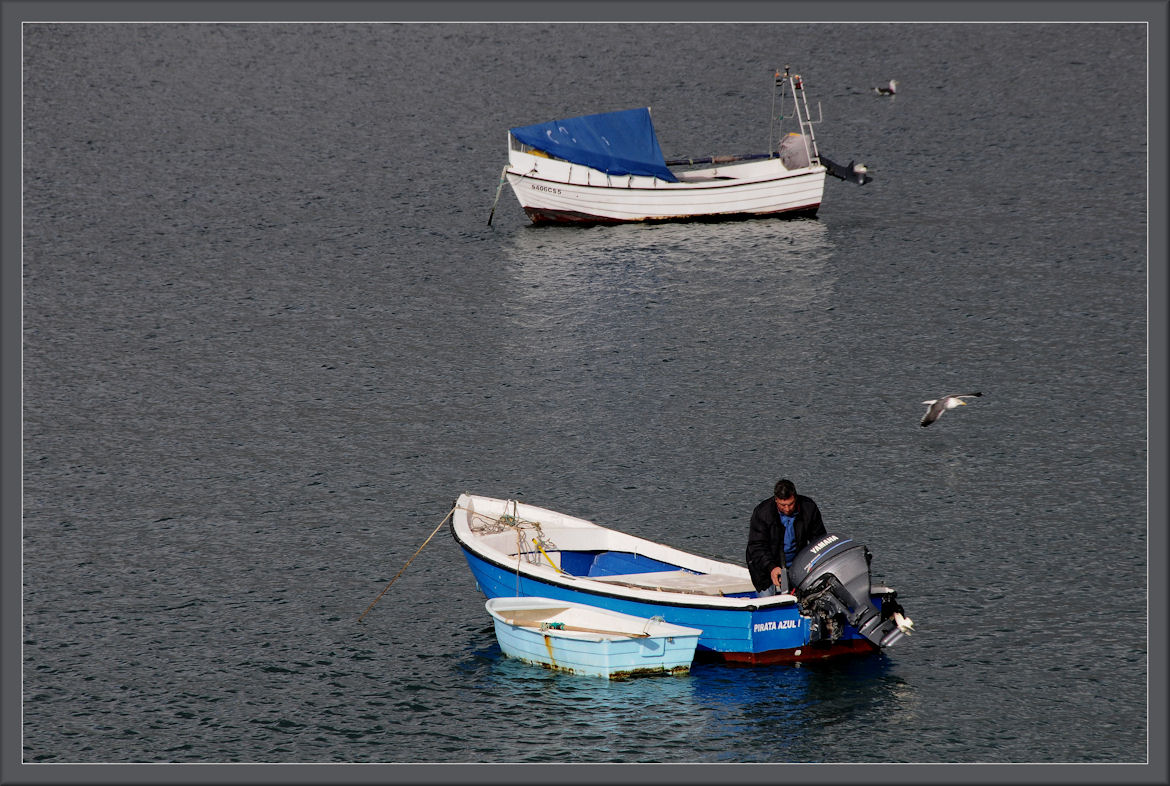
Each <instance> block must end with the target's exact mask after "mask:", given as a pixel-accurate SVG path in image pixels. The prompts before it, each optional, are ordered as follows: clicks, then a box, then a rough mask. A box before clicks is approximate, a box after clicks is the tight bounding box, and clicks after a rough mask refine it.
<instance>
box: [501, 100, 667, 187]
mask: <svg viewBox="0 0 1170 786" xmlns="http://www.w3.org/2000/svg"><path fill="white" fill-rule="evenodd" d="M511 131H512V136H514V137H516V138H517V139H519V140H520V141H521V142H523V143H524V144H526V145H529V146H531V147H535V148H536V149H537V150H543V151H544V152H546V153H548V154H549V155H554V156H556V157H557V158H563V159H565V160H566V161H572V162H573V163H574V164H583V165H585V166H587V167H592V168H593V169H598V170H601V171H602V172H608V173H609V174H611V175H646V176H653V177H657V178H659V179H661V180H667V181H669V182H671V183H676V182H678V178H676V177H675V176H674V174H672V173H671V171H670V170H669V169H667V168H666V159H664V158H663V157H662V148H661V147H659V146H658V137H657V136H656V135H655V134H654V124H653V123H651V122H650V110H649V109H647V108H645V107H643V108H641V109H623V110H622V111H620V112H602V113H601V114H597V115H583V116H581V117H571V118H568V119H566V120H550V121H549V122H547V123H537V124H536V125H533V126H519V127H517V128H513V129H511Z"/></svg>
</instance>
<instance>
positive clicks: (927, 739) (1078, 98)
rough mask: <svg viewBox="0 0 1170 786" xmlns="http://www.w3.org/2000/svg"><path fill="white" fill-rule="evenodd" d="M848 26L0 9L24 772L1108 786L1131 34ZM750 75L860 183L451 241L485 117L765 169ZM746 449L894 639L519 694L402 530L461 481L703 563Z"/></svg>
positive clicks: (1119, 564)
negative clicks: (830, 548)
mask: <svg viewBox="0 0 1170 786" xmlns="http://www.w3.org/2000/svg"><path fill="white" fill-rule="evenodd" d="M865 36H866V40H867V45H866V46H865V47H856V46H854V45H853V39H854V36H852V35H850V36H845V35H842V34H841V28H840V27H839V26H835V25H820V24H809V25H804V24H800V25H773V24H729V25H690V24H683V25H658V24H650V25H602V26H598V25H575V24H561V25H558V24H534V25H513V24H501V25H486V24H480V25H477V24H451V25H442V24H422V25H395V24H329V25H268V24H262V25H235V24H214V25H201V24H195V25H166V24H164V25H134V24H110V25H66V24H32V25H28V26H26V28H25V31H24V34H23V41H24V55H23V59H24V67H25V70H24V75H23V88H24V117H23V130H24V143H23V152H24V168H23V177H24V205H23V208H24V220H23V229H24V238H23V240H24V257H23V285H24V291H23V305H24V314H23V327H24V340H23V369H22V372H23V397H24V398H23V429H24V432H23V462H24V463H23V493H24V498H23V514H24V518H23V541H22V545H23V554H22V558H23V608H22V611H23V631H22V646H21V658H22V659H21V668H22V681H23V695H22V697H21V698H22V717H21V722H22V728H21V734H22V737H21V745H22V753H23V760H24V762H26V763H29V764H32V763H141V762H148V763H164V762H173V763H195V762H200V763H209V762H210V763H353V764H359V763H475V762H489V763H531V764H534V765H540V764H544V765H548V764H574V763H586V762H589V763H594V762H602V763H623V764H625V763H675V764H677V763H704V764H709V763H794V762H795V763H830V764H832V763H894V764H897V763H1008V762H1012V763H1037V764H1055V763H1103V764H1122V763H1144V762H1146V761H1147V760H1148V757H1149V755H1150V750H1149V747H1148V739H1147V733H1148V730H1149V729H1148V714H1147V711H1148V703H1147V702H1148V694H1147V678H1148V667H1149V662H1148V660H1147V658H1148V649H1147V644H1148V638H1147V621H1148V620H1147V612H1148V605H1147V587H1148V579H1149V568H1150V563H1149V559H1148V554H1147V543H1148V541H1147V527H1148V524H1149V522H1148V521H1147V473H1146V460H1147V444H1146V412H1145V404H1146V366H1147V360H1148V358H1147V349H1146V338H1147V313H1146V306H1147V272H1148V268H1147V266H1148V260H1147V255H1146V233H1147V230H1148V229H1149V226H1148V217H1147V213H1146V193H1147V186H1148V182H1147V180H1148V178H1147V171H1146V155H1147V147H1146V130H1145V129H1146V126H1145V123H1146V101H1147V92H1146V90H1147V88H1146V79H1147V73H1146V59H1145V58H1146V44H1147V38H1146V30H1145V28H1144V27H1143V26H1142V25H1139V24H1108V25H1107V24H1087V25H1082V24H1064V25H1057V24H1038V25H1037V24H991V25H947V24H925V25H892V26H875V27H871V28H867V29H866V31H865ZM680 52H686V53H687V55H686V56H681V55H680ZM785 64H791V65H792V67H793V70H795V71H797V72H799V73H801V74H802V75H803V76H804V82H805V86H806V88H807V90H808V91H809V95H810V98H811V99H812V100H813V101H814V102H819V104H820V113H821V114H822V115H823V121H822V123H821V124H820V125H818V126H817V139H818V142H819V143H820V147H821V150H822V151H823V152H824V153H825V154H827V155H828V156H829V157H831V158H833V159H834V160H837V161H839V162H841V163H845V162H848V161H850V160H854V159H856V160H858V161H863V162H864V163H866V164H867V165H868V166H869V167H870V170H871V173H872V174H873V176H874V178H875V180H874V182H872V183H870V184H868V185H865V186H863V187H857V186H855V185H852V184H846V183H842V182H839V181H836V180H830V181H829V182H828V183H827V185H826V193H825V198H824V203H823V205H822V207H821V210H820V213H819V215H818V217H817V218H816V219H812V220H809V219H800V220H776V219H768V220H756V221H746V222H734V223H724V224H671V225H653V226H620V227H594V228H557V227H549V228H537V227H533V226H531V225H529V223H528V221H527V219H526V217H525V216H524V214H523V212H522V211H521V209H520V208H519V206H518V205H517V203H516V202H515V199H514V198H513V197H512V195H511V193H510V192H509V191H508V190H507V189H505V191H504V192H503V193H502V194H501V195H500V199H499V203H498V204H497V206H496V210H495V214H494V217H493V220H492V224H491V225H490V226H489V225H488V223H487V218H488V215H489V211H490V210H491V208H492V204H493V198H494V196H495V193H496V187H497V184H498V179H499V173H500V169H501V167H502V166H503V164H504V163H505V158H506V154H505V141H506V129H507V128H509V127H511V126H516V125H525V124H529V123H536V122H541V121H543V120H547V119H552V118H555V117H564V116H570V115H576V114H585V113H589V112H598V111H606V110H611V109H624V108H629V107H636V106H651V107H652V111H653V115H654V120H655V125H656V128H657V130H658V134H659V139H660V142H661V144H662V147H663V150H664V153H665V154H666V156H667V157H675V156H701V155H711V154H720V153H752V152H761V151H762V150H765V149H766V146H767V142H768V138H769V118H770V113H771V90H772V86H771V74H772V70H773V69H774V68H777V67H783V66H784V65H785ZM1103 75H1107V76H1108V84H1109V89H1108V90H1099V89H1087V88H1090V87H1092V86H1094V85H1098V84H1100V83H1101V80H1102V79H1103ZM891 78H893V79H897V80H898V85H899V91H898V94H897V95H896V96H895V97H893V98H880V97H878V96H876V95H875V94H874V93H873V92H872V91H871V89H870V88H871V86H873V85H877V84H884V83H885V82H886V81H888V80H889V79H891ZM816 115H817V110H814V116H816ZM967 390H978V391H981V392H982V393H983V397H982V398H980V399H978V400H976V401H975V402H974V403H973V404H972V405H971V406H968V407H965V408H963V409H961V410H959V411H956V412H952V413H949V414H947V415H946V416H945V417H944V418H943V419H942V420H941V421H939V422H938V423H937V424H935V425H934V426H932V427H931V428H928V429H923V428H920V427H919V425H918V420H919V418H920V417H921V415H922V413H923V411H924V409H925V407H924V406H922V405H921V404H920V403H919V402H921V401H923V400H924V399H929V398H935V397H936V396H937V395H939V394H942V393H947V392H965V391H967ZM781 476H785V477H789V478H792V479H793V480H794V481H795V482H796V485H797V488H798V489H799V490H800V491H801V492H802V493H805V494H808V495H810V496H812V497H814V498H815V499H816V500H817V501H818V503H819V505H820V507H821V509H822V512H823V513H824V516H825V519H826V522H827V524H828V526H829V528H830V530H831V531H836V532H842V533H845V534H849V535H851V536H852V537H855V538H857V539H858V540H861V541H863V542H865V543H866V544H867V545H868V546H869V548H870V550H871V551H872V552H873V554H874V561H873V571H874V575H875V578H877V579H880V580H882V581H884V582H886V583H888V584H890V585H892V586H894V587H896V588H897V589H898V590H899V598H900V600H901V601H902V603H903V604H904V606H905V607H906V610H907V612H908V614H909V615H910V616H911V617H912V618H913V619H914V620H915V622H916V625H917V627H918V632H917V633H916V634H915V635H914V636H913V637H911V638H910V639H907V640H904V641H903V642H901V643H899V644H898V645H897V646H896V647H894V648H893V649H891V650H889V651H887V652H886V653H884V654H882V655H878V656H874V657H872V658H864V659H856V660H849V661H847V662H842V663H825V664H817V665H812V666H801V667H791V666H786V667H765V668H734V667H728V666H719V665H699V666H697V667H696V668H695V669H694V670H693V672H692V673H691V674H690V676H689V677H686V678H671V679H657V680H654V679H647V680H635V681H630V682H626V683H615V684H608V683H604V682H601V681H598V680H592V679H587V678H579V677H571V676H566V675H561V674H554V673H551V672H546V671H543V670H541V669H538V668H534V667H530V666H526V665H524V664H519V663H516V662H512V661H509V660H507V659H505V658H504V657H503V656H502V655H501V653H500V651H499V648H498V646H497V644H496V642H495V639H494V635H493V631H492V627H491V624H490V618H489V616H488V615H487V613H486V612H485V610H484V608H483V600H484V599H483V598H482V596H481V595H480V594H479V593H478V592H477V590H476V587H475V584H474V582H473V580H472V578H471V576H470V574H469V572H468V570H467V567H466V564H465V563H464V561H463V558H462V557H461V555H460V553H459V551H458V549H457V548H456V546H455V544H454V542H453V541H452V539H451V537H450V535H449V533H448V532H447V531H446V530H445V529H444V530H442V531H440V532H439V533H438V534H436V535H435V536H434V538H433V539H431V540H430V541H427V538H428V536H429V535H430V534H431V533H432V532H433V531H434V530H435V528H436V527H438V526H439V524H440V522H441V521H442V520H443V518H444V516H445V515H446V514H447V512H448V511H449V510H450V508H451V505H452V501H453V500H454V499H455V497H456V496H457V495H458V494H459V493H460V492H463V491H468V492H472V493H479V494H486V495H490V496H498V497H513V498H518V499H521V500H524V501H527V502H531V503H534V504H537V505H542V506H545V507H551V508H555V509H558V510H562V511H564V512H566V513H570V514H573V515H577V516H582V517H585V518H589V519H592V520H595V521H598V522H599V523H603V524H606V525H609V526H613V527H616V528H618V529H622V530H625V531H628V532H631V533H634V534H637V535H641V536H645V537H650V538H653V539H655V540H660V541H663V542H666V543H669V544H671V545H675V546H679V547H683V548H687V549H691V550H695V551H699V552H701V553H704V554H709V555H713V556H718V557H723V558H727V559H731V560H740V559H742V555H743V548H744V544H745V540H746V535H747V523H748V517H749V515H750V512H751V509H752V506H753V505H754V504H755V503H756V502H757V501H758V500H760V499H762V498H764V497H766V496H767V495H768V494H769V492H770V489H771V486H772V484H773V483H774V482H775V480H776V479H777V478H778V477H781ZM424 542H425V543H426V545H425V547H423V548H422V550H421V551H419V549H420V547H422V546H423V545H424ZM411 559H413V560H414V561H413V562H411V563H410V565H409V567H408V568H407V569H406V570H405V571H403V572H402V574H401V576H400V578H399V579H398V580H397V581H396V582H395V583H394V584H393V586H392V587H391V588H390V589H389V591H387V592H386V594H385V595H384V596H382V597H381V599H380V600H379V601H378V602H377V603H376V604H374V606H373V607H372V608H369V607H370V604H371V603H372V602H373V601H374V600H375V599H376V598H377V597H378V595H379V593H380V592H381V591H382V590H383V589H384V588H385V587H386V586H387V584H388V583H389V582H390V581H391V579H392V578H393V577H394V576H395V575H396V574H397V573H398V572H399V571H400V569H402V568H403V566H404V565H405V564H406V563H407V562H408V561H409V560H411ZM368 608H369V613H368V614H367V615H366V616H365V618H364V619H363V620H362V621H361V622H360V623H359V622H358V621H357V618H358V617H359V615H361V614H362V613H363V612H364V611H366V610H367V609H368ZM553 772H559V775H557V776H556V777H565V772H566V770H565V768H561V769H560V770H559V771H550V770H548V769H547V768H543V769H541V768H538V769H536V770H522V771H521V775H520V776H519V777H522V778H528V777H534V778H539V776H540V774H541V773H544V777H552V773H553ZM752 772H753V774H754V773H755V771H754V770H753V771H752ZM764 772H765V773H770V775H769V777H774V778H781V777H790V776H789V775H785V774H784V773H782V772H781V771H779V770H771V769H768V770H765V771H764ZM888 774H889V772H888V771H883V770H880V769H871V770H867V771H866V777H867V778H871V779H872V778H883V777H886V776H887V775H888ZM209 776H211V777H213V776H214V773H211V774H209ZM745 776H746V773H745ZM339 777H346V776H345V774H344V771H343V773H342V775H340V776H339ZM735 777H738V775H736V776H735ZM801 777H803V776H801ZM554 780H555V778H554Z"/></svg>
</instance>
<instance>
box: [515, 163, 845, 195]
mask: <svg viewBox="0 0 1170 786" xmlns="http://www.w3.org/2000/svg"><path fill="white" fill-rule="evenodd" d="M583 168H585V169H589V171H590V172H596V173H597V174H599V175H600V176H602V177H606V178H614V177H626V175H610V174H608V173H606V172H602V171H601V170H599V169H592V168H590V167H583ZM827 172H828V169H826V168H825V167H824V165H821V164H818V165H817V166H815V167H806V168H805V169H798V170H789V171H788V173H787V174H784V175H780V176H778V177H768V178H762V179H744V178H727V179H724V180H721V181H689V182H688V181H680V182H678V183H671V182H670V181H667V180H662V181H659V182H661V183H663V185H660V186H634V185H626V186H615V185H603V186H601V185H594V184H592V183H573V182H571V181H568V180H557V179H554V178H549V177H536V176H533V175H532V174H531V172H520V171H519V170H516V169H513V168H512V164H510V163H509V164H508V169H507V170H506V171H505V174H506V175H507V176H508V177H509V178H512V177H515V178H518V179H519V181H520V182H523V181H525V180H532V181H536V182H539V183H550V184H554V185H557V186H562V187H566V188H580V189H584V190H586V191H602V192H606V191H620V192H623V193H624V192H631V191H646V192H649V193H652V194H664V193H671V194H673V193H677V194H689V193H692V192H696V191H698V192H702V191H714V190H717V189H727V188H745V187H747V186H770V185H772V184H774V183H779V182H780V181H783V180H794V179H798V178H815V177H821V176H823V175H825V174H826V173H827ZM512 185H513V186H515V185H516V183H513V184H512Z"/></svg>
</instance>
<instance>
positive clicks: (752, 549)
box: [747, 480, 827, 597]
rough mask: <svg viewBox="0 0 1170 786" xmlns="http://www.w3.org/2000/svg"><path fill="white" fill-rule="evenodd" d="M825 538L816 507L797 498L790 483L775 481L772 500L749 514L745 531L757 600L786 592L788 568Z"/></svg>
mask: <svg viewBox="0 0 1170 786" xmlns="http://www.w3.org/2000/svg"><path fill="white" fill-rule="evenodd" d="M826 534H827V533H826V532H825V522H824V521H822V520H821V511H820V509H819V508H817V503H815V502H813V501H812V499H811V498H810V497H806V496H804V495H803V494H797V493H796V486H795V485H793V483H792V481H791V480H779V481H777V482H776V487H775V489H774V490H773V494H772V496H771V497H768V498H767V499H766V500H764V501H763V502H761V503H760V504H759V505H756V509H755V510H753V511H752V523H751V527H750V529H749V530H748V544H747V566H748V571H749V572H750V573H751V576H752V584H754V585H755V587H756V591H757V593H758V594H759V596H760V597H764V596H767V595H774V594H776V593H777V592H780V591H787V590H788V589H789V587H788V565H789V564H790V563H791V562H792V560H793V559H794V558H795V557H796V555H797V554H798V553H799V552H800V550H801V549H803V548H804V547H805V546H807V545H808V544H809V543H811V542H813V541H815V540H817V539H818V538H822V537H824V536H825V535H826Z"/></svg>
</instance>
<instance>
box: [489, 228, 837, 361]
mask: <svg viewBox="0 0 1170 786" xmlns="http://www.w3.org/2000/svg"><path fill="white" fill-rule="evenodd" d="M832 249H833V243H832V240H831V239H830V237H829V235H828V232H827V230H826V228H825V226H824V225H823V224H821V223H819V222H818V221H816V220H809V219H794V220H755V221H740V222H728V223H718V224H702V223H686V224H634V225H619V226H602V227H590V228H576V227H527V228H524V229H523V230H520V231H517V232H516V233H515V235H514V236H513V238H512V241H511V243H510V245H509V246H508V247H507V249H506V254H505V264H506V265H507V266H508V272H509V273H510V274H511V276H512V280H513V282H514V290H513V293H512V296H511V298H510V301H511V305H512V306H513V307H514V308H515V309H517V314H518V316H519V318H517V319H515V320H514V321H513V323H512V331H513V332H512V334H511V335H510V336H508V340H509V343H510V344H511V345H512V346H510V347H507V349H508V350H510V351H511V352H515V353H518V354H520V355H531V354H532V353H536V354H537V356H538V357H540V358H541V359H542V360H543V361H545V362H562V363H565V364H567V365H570V367H574V366H575V367H583V366H590V363H591V362H593V363H598V364H601V365H602V366H605V365H606V364H607V362H608V361H609V360H612V359H613V358H612V357H611V356H614V355H619V354H620V355H622V356H625V357H627V358H628V359H630V360H631V362H635V363H646V362H657V361H665V362H669V360H670V359H671V358H673V357H675V356H677V355H681V354H685V353H683V352H682V350H683V349H684V348H685V349H686V350H687V351H688V352H690V353H695V354H696V356H697V357H698V358H699V359H702V358H704V357H706V356H708V355H714V356H726V355H728V354H739V353H740V352H741V351H742V349H743V345H744V342H748V341H751V340H752V339H753V331H759V330H760V326H759V323H760V321H761V320H762V319H764V318H766V319H768V320H769V321H770V320H772V319H774V317H775V316H776V315H777V314H780V313H789V314H790V313H793V312H800V311H803V310H806V309H811V308H817V307H818V306H823V305H824V304H825V303H827V302H828V301H829V299H830V298H831V296H832V292H833V289H834V287H835V284H836V276H835V273H833V272H832V271H831V270H830V269H829V259H830V255H831V253H832Z"/></svg>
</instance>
